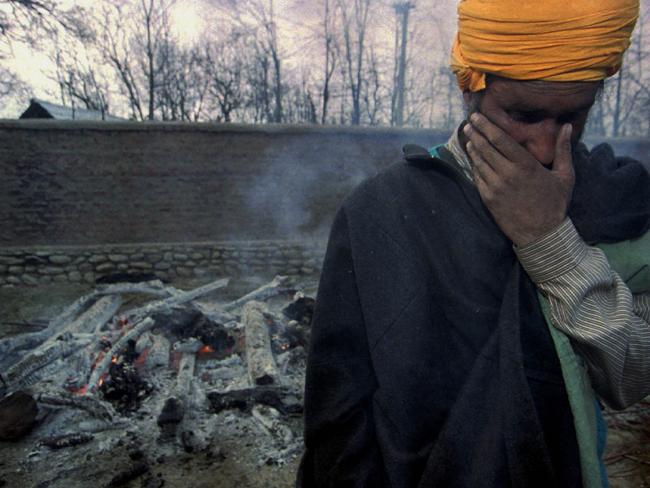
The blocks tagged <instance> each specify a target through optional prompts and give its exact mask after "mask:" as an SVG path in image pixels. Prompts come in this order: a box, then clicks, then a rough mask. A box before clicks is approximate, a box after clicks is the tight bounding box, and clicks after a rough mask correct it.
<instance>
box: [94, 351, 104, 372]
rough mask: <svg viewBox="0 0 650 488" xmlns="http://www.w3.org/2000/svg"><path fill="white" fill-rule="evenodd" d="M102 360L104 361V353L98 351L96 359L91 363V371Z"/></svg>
mask: <svg viewBox="0 0 650 488" xmlns="http://www.w3.org/2000/svg"><path fill="white" fill-rule="evenodd" d="M102 359H104V351H100V352H99V354H97V357H96V358H95V362H94V363H93V367H92V369H95V368H96V367H97V365H98V364H99V363H101V361H102Z"/></svg>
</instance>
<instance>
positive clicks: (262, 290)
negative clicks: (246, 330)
mask: <svg viewBox="0 0 650 488" xmlns="http://www.w3.org/2000/svg"><path fill="white" fill-rule="evenodd" d="M288 281H289V277H288V276H279V275H278V276H276V277H275V278H273V280H272V281H271V282H270V283H267V284H266V285H264V286H261V287H259V288H257V289H256V290H253V291H252V292H250V293H248V294H246V295H244V296H243V297H241V298H239V299H237V300H235V301H232V302H230V303H227V304H226V305H224V306H223V307H220V309H221V311H223V312H232V311H233V310H235V309H237V308H239V307H243V306H244V305H245V304H247V303H248V302H251V301H254V300H255V301H264V300H267V299H269V298H271V297H274V296H276V295H280V294H281V293H284V292H286V291H287V290H288V289H289V288H287V287H286V286H285V285H286V284H287V282H288Z"/></svg>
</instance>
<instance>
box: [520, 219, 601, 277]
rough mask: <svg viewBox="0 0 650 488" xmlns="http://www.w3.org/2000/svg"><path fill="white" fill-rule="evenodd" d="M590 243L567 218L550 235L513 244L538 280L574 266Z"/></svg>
mask: <svg viewBox="0 0 650 488" xmlns="http://www.w3.org/2000/svg"><path fill="white" fill-rule="evenodd" d="M587 249H588V247H587V244H586V243H585V241H583V240H582V237H580V234H578V231H577V230H576V228H575V227H574V226H573V222H571V219H569V218H568V217H567V218H566V219H565V220H564V222H562V223H561V224H560V225H559V226H558V227H556V228H555V229H554V230H552V231H551V232H549V233H548V234H546V235H544V236H542V237H540V238H538V239H536V240H535V241H533V242H531V243H529V244H526V245H525V246H521V247H517V246H514V250H515V253H516V254H517V257H518V258H519V262H520V263H521V265H522V266H523V268H524V269H525V270H526V272H527V273H528V276H530V279H531V280H533V281H534V282H535V283H543V282H545V281H549V280H552V279H554V278H558V277H559V276H562V275H563V274H564V273H566V272H567V271H570V270H572V269H573V268H575V267H576V266H577V265H578V264H579V263H580V262H581V261H582V260H583V258H584V257H585V256H586V254H587Z"/></svg>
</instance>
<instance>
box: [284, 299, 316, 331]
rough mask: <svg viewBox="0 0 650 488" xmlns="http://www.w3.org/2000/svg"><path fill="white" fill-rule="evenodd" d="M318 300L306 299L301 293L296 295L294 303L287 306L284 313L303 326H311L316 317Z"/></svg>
mask: <svg viewBox="0 0 650 488" xmlns="http://www.w3.org/2000/svg"><path fill="white" fill-rule="evenodd" d="M315 307H316V300H314V299H313V298H310V297H306V296H305V295H303V294H302V293H301V292H298V293H296V295H295V296H294V297H293V302H291V303H290V304H289V305H287V306H286V307H285V308H284V309H283V310H282V313H283V314H284V315H285V317H287V318H288V319H290V320H295V321H296V322H298V323H300V324H302V325H306V326H308V325H310V324H311V319H312V317H313V315H314V308H315Z"/></svg>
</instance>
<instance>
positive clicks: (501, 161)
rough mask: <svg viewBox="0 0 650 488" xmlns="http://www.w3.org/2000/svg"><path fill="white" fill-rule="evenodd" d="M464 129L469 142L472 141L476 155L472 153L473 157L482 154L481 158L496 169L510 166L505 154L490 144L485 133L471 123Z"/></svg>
mask: <svg viewBox="0 0 650 488" xmlns="http://www.w3.org/2000/svg"><path fill="white" fill-rule="evenodd" d="M463 131H464V132H465V135H466V136H467V138H468V139H469V143H471V145H472V147H473V152H474V155H472V154H470V156H471V157H472V159H474V158H475V157H479V156H480V157H481V160H482V161H483V162H484V163H486V164H488V165H489V166H490V167H491V168H492V169H493V170H495V171H500V170H501V169H503V168H505V167H507V166H509V162H508V161H507V160H506V159H505V158H504V157H503V155H502V154H501V153H500V152H499V151H497V150H496V148H495V147H494V146H493V145H492V144H490V141H488V140H487V139H486V138H485V136H484V135H483V134H481V133H480V132H479V131H478V130H476V129H474V128H473V127H472V126H471V124H467V125H466V126H465V127H464V128H463ZM469 143H468V147H469ZM468 152H469V150H468Z"/></svg>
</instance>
